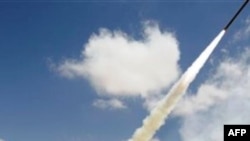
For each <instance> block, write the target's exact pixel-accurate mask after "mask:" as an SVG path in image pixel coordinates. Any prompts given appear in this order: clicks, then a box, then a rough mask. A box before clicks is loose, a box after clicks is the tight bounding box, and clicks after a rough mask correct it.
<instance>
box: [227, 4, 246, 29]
mask: <svg viewBox="0 0 250 141" xmlns="http://www.w3.org/2000/svg"><path fill="white" fill-rule="evenodd" d="M248 2H249V0H246V1H245V2H244V3H243V4H242V6H241V7H240V9H239V10H238V11H237V12H236V13H235V15H234V16H233V18H232V19H231V20H230V21H229V23H228V24H227V25H226V26H225V27H224V30H225V31H226V30H227V29H228V28H229V26H230V25H231V24H232V23H233V21H234V20H235V19H236V17H237V16H238V15H239V14H240V12H241V11H242V10H243V8H244V7H245V6H246V5H247V3H248Z"/></svg>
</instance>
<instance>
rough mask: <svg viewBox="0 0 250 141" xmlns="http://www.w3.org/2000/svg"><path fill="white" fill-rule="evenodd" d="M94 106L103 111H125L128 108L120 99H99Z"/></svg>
mask: <svg viewBox="0 0 250 141" xmlns="http://www.w3.org/2000/svg"><path fill="white" fill-rule="evenodd" d="M93 106H95V107H97V108H101V109H125V108H127V106H126V105H125V104H124V103H123V102H122V101H120V100H118V99H109V100H103V99H97V100H95V101H94V102H93Z"/></svg>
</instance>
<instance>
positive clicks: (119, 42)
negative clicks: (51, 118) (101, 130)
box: [57, 22, 180, 97]
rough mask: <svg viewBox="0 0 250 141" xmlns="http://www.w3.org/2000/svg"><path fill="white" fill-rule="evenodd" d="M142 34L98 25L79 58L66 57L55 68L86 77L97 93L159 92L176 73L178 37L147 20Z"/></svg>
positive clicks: (121, 94) (128, 94)
mask: <svg viewBox="0 0 250 141" xmlns="http://www.w3.org/2000/svg"><path fill="white" fill-rule="evenodd" d="M142 37H143V39H140V40H136V39H134V38H133V37H131V36H129V35H127V34H126V33H124V32H122V31H110V30H108V29H101V30H100V32H99V34H93V35H92V36H91V37H90V39H89V41H88V43H87V44H86V45H85V47H84V50H83V51H82V56H81V58H80V59H78V60H76V59H68V60H66V61H65V62H64V63H62V64H61V65H59V66H58V68H57V69H58V71H59V72H60V74H62V75H64V76H67V77H70V78H72V77H83V78H86V79H88V80H89V81H90V83H91V84H92V86H93V87H94V88H95V89H96V90H97V92H98V93H99V94H102V95H106V96H107V95H108V96H110V97H117V96H118V97H120V96H122V97H131V96H141V97H147V96H148V94H153V93H159V92H160V91H161V90H162V89H164V88H166V87H168V86H169V85H170V84H171V83H172V82H173V81H174V80H175V79H176V78H177V77H178V75H179V73H180V70H179V67H178V60H179V54H180V53H179V50H178V41H177V40H176V38H175V36H174V34H173V33H170V32H167V31H163V32H162V31H160V29H159V27H158V25H157V24H156V23H153V24H152V23H149V22H148V23H146V24H145V25H144V29H143V36H142Z"/></svg>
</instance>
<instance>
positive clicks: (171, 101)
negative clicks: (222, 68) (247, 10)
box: [129, 0, 249, 141]
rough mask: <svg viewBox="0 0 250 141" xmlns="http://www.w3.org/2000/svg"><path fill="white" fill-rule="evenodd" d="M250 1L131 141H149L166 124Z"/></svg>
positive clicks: (150, 115) (156, 108)
mask: <svg viewBox="0 0 250 141" xmlns="http://www.w3.org/2000/svg"><path fill="white" fill-rule="evenodd" d="M248 2H249V0H246V1H245V2H244V4H243V5H242V6H241V7H240V9H239V10H238V11H237V12H236V14H235V15H234V16H233V18H232V19H231V20H230V21H229V23H228V24H227V25H226V26H225V27H224V29H223V30H222V31H221V32H220V33H219V34H218V35H217V36H216V37H215V38H214V40H213V41H212V42H211V43H210V44H209V45H208V46H207V47H206V49H205V50H204V51H203V52H202V53H201V54H200V56H199V57H198V58H197V59H196V60H195V61H194V62H193V64H192V65H191V66H190V67H189V68H188V69H187V71H186V72H185V73H184V74H183V75H182V76H181V78H180V79H179V80H178V81H177V82H176V83H175V84H174V86H173V87H172V88H171V89H170V91H169V93H168V94H167V95H166V96H165V97H164V98H163V99H162V100H161V101H160V102H159V103H158V105H156V107H155V108H154V109H153V110H152V111H151V112H150V114H149V116H148V117H146V118H145V119H144V120H143V125H142V127H140V128H138V129H137V130H136V131H135V133H134V134H133V136H132V138H131V139H130V140H129V141H149V140H150V139H151V138H152V137H153V136H154V134H155V132H156V131H157V130H158V129H159V128H160V127H161V126H162V125H163V124H164V122H165V119H166V118H167V117H168V115H169V114H170V112H171V111H172V110H173V108H174V107H175V106H176V104H177V102H178V101H179V100H180V98H181V97H182V95H183V94H184V93H185V91H186V90H187V88H188V86H189V85H190V83H191V82H192V81H193V80H194V79H195V77H196V75H197V74H198V73H199V71H200V69H201V68H202V67H203V65H204V64H205V62H206V61H207V59H208V57H209V56H210V55H211V53H212V52H213V50H214V49H215V48H216V46H217V45H218V43H219V42H220V40H221V39H222V37H223V36H224V34H225V32H226V30H227V29H228V28H229V27H230V25H231V24H232V23H233V21H234V20H235V19H236V17H237V16H238V15H239V13H240V12H241V11H242V9H243V8H244V7H245V6H246V5H247V3H248Z"/></svg>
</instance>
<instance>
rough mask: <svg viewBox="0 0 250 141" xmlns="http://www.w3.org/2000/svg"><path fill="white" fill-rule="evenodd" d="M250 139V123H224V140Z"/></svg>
mask: <svg viewBox="0 0 250 141" xmlns="http://www.w3.org/2000/svg"><path fill="white" fill-rule="evenodd" d="M229 140H230V141H250V125H224V141H229Z"/></svg>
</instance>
